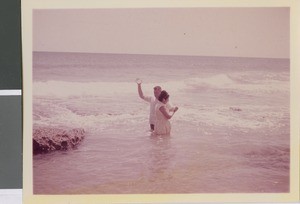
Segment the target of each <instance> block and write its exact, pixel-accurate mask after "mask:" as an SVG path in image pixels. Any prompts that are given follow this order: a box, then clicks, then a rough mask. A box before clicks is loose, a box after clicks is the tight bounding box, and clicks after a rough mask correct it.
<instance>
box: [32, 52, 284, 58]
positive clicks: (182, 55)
mask: <svg viewBox="0 0 300 204" xmlns="http://www.w3.org/2000/svg"><path fill="white" fill-rule="evenodd" d="M32 52H45V53H74V54H104V55H152V56H181V57H219V58H221V57H223V58H226V57H227V58H253V59H288V60H290V57H246V56H215V55H184V54H145V53H109V52H107V53H106V52H81V51H38V50H33V51H32Z"/></svg>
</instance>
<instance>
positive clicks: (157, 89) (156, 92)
mask: <svg viewBox="0 0 300 204" xmlns="http://www.w3.org/2000/svg"><path fill="white" fill-rule="evenodd" d="M160 92H161V87H160V86H155V87H154V88H153V93H154V96H155V98H157V99H158V96H159V95H160Z"/></svg>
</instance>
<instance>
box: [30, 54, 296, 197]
mask: <svg viewBox="0 0 300 204" xmlns="http://www.w3.org/2000/svg"><path fill="white" fill-rule="evenodd" d="M289 67H290V62H289V59H262V58H231V57H197V56H159V55H126V54H84V53H50V52H34V53H33V123H34V125H43V126H48V127H58V126H60V127H67V128H83V129H85V131H86V133H87V136H86V138H85V139H84V141H83V143H82V144H80V145H79V146H78V147H77V148H76V149H74V150H70V151H66V152H64V151H58V152H53V153H49V154H42V155H35V156H34V157H33V173H34V175H33V177H34V193H36V194H81V193H82V194H115V193H118V194H121V193H129V194H130V193H134V194H140V193H141V194H144V193H261V192H289V178H290V175H289V169H290V165H289V162H290V157H289V155H290V130H289V129H290V119H289V118H290V108H289V103H290V101H289V96H290V89H289V86H290V68H289ZM136 78H141V79H142V80H143V84H142V88H143V91H144V94H145V95H153V86H155V85H160V86H161V87H162V88H163V89H165V90H167V91H168V92H169V94H170V101H171V103H172V104H173V105H174V106H175V105H176V106H178V107H179V110H178V112H177V113H176V114H175V115H174V117H173V118H172V119H171V125H172V130H171V136H169V137H166V136H162V137H154V136H151V133H150V131H149V124H148V116H149V105H148V104H147V103H146V102H144V101H143V100H141V99H140V98H139V96H138V92H137V85H136V83H135V79H136Z"/></svg>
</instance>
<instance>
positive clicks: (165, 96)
mask: <svg viewBox="0 0 300 204" xmlns="http://www.w3.org/2000/svg"><path fill="white" fill-rule="evenodd" d="M158 100H159V101H160V102H162V103H165V104H166V103H168V101H169V94H168V92H166V91H165V90H163V91H162V92H161V93H160V95H159V96H158Z"/></svg>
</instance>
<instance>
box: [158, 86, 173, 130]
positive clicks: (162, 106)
mask: <svg viewBox="0 0 300 204" xmlns="http://www.w3.org/2000/svg"><path fill="white" fill-rule="evenodd" d="M158 101H159V102H158V103H157V104H156V107H155V115H156V122H155V126H154V132H155V134H157V135H168V134H170V132H171V124H170V121H169V120H170V119H171V118H172V116H173V115H174V113H175V112H176V111H177V110H178V107H175V108H174V111H173V112H172V113H170V110H169V109H168V108H167V107H166V104H167V103H168V101H169V94H168V93H167V92H166V91H162V92H161V93H160V95H159V97H158Z"/></svg>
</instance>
